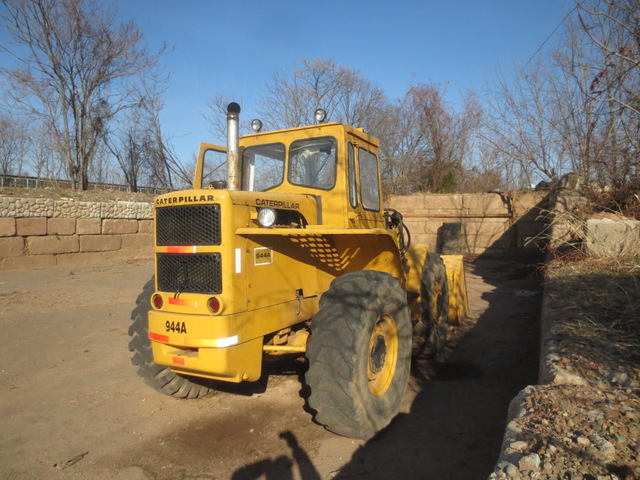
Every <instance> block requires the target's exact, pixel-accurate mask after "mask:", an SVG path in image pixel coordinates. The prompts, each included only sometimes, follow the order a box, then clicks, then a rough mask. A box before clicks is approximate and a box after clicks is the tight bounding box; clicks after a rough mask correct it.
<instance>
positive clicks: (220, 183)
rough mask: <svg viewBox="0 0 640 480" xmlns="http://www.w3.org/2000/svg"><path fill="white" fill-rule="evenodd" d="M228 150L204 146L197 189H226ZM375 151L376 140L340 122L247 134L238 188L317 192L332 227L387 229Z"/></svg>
mask: <svg viewBox="0 0 640 480" xmlns="http://www.w3.org/2000/svg"><path fill="white" fill-rule="evenodd" d="M252 123H256V121H254V122H252ZM225 152H226V149H225V148H224V147H217V146H215V145H209V144H202V145H201V149H200V158H199V162H198V163H199V165H198V168H197V169H196V177H195V179H194V188H207V187H208V188H218V189H220V188H223V189H224V188H227V186H226V183H225V180H224V179H225V176H228V169H229V167H228V159H227V157H226V153H225ZM377 153H378V140H377V139H375V138H373V137H370V136H369V135H367V134H365V133H364V132H363V131H362V129H356V128H352V127H349V126H347V125H343V124H341V123H321V124H318V125H312V126H307V127H299V128H292V129H285V130H276V131H271V132H258V133H253V134H249V135H245V136H243V137H240V138H239V139H238V153H237V155H238V159H239V162H238V163H239V165H238V170H239V176H240V180H239V186H240V187H239V189H240V190H244V191H250V192H272V193H286V194H306V195H313V196H314V197H316V198H317V200H318V202H319V204H320V207H321V209H322V215H321V219H322V222H321V223H322V225H325V226H328V227H333V228H384V225H385V223H384V216H383V206H382V196H381V180H380V176H379V173H378V172H379V170H380V169H379V165H378V156H377ZM198 172H201V173H198Z"/></svg>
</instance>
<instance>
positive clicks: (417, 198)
mask: <svg viewBox="0 0 640 480" xmlns="http://www.w3.org/2000/svg"><path fill="white" fill-rule="evenodd" d="M422 197H423V195H389V200H388V205H389V208H395V209H396V210H398V211H400V212H402V213H405V212H406V213H409V212H413V211H414V210H415V209H417V208H420V207H422V205H423V199H422Z"/></svg>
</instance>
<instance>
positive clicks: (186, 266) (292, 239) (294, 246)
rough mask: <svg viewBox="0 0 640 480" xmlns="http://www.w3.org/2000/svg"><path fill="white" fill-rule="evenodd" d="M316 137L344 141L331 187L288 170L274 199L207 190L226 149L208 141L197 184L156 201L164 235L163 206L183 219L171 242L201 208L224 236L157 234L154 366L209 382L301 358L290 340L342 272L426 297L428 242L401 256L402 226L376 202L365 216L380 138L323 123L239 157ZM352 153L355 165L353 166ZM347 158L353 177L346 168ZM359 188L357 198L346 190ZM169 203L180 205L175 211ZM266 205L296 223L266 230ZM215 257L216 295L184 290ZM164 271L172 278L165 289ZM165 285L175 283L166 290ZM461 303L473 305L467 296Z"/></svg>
mask: <svg viewBox="0 0 640 480" xmlns="http://www.w3.org/2000/svg"><path fill="white" fill-rule="evenodd" d="M319 137H332V138H334V139H335V145H336V156H337V162H336V165H335V185H334V186H333V187H331V188H327V189H321V188H319V187H318V188H312V187H310V186H301V185H296V184H292V183H289V181H288V178H289V177H288V175H287V173H286V172H285V173H284V174H283V181H282V183H281V184H279V185H277V186H275V187H273V188H270V189H269V190H268V191H266V192H261V191H242V190H217V189H214V188H213V187H207V188H202V186H203V184H204V183H208V181H209V180H211V178H210V173H211V171H213V172H217V171H218V168H217V167H216V168H213V169H212V170H211V171H209V172H208V173H207V175H204V174H203V168H204V167H203V165H204V163H205V162H204V158H205V155H206V154H207V153H208V152H213V153H214V154H215V155H217V154H218V153H220V152H224V150H225V149H224V147H218V146H215V145H209V144H202V145H201V149H200V155H199V159H198V165H197V168H196V172H195V175H194V189H193V190H188V191H181V192H171V193H168V194H165V195H161V196H160V197H158V198H157V199H156V200H155V207H156V228H158V212H159V211H160V210H161V209H166V210H163V212H162V214H163V216H164V217H167V216H170V215H173V214H172V213H171V212H177V213H176V214H175V215H176V216H175V218H171V219H170V221H165V220H163V222H164V223H163V227H162V228H163V229H167V230H169V231H170V234H171V235H169V238H185V237H183V236H181V235H179V233H180V229H186V230H188V229H190V228H196V227H193V225H191V224H190V222H195V223H197V222H198V221H199V220H198V219H194V218H195V217H194V218H191V216H190V215H191V214H190V213H189V212H190V211H196V210H198V209H199V208H200V206H209V207H211V206H215V208H217V209H218V210H217V212H218V213H217V214H216V215H217V216H216V217H215V219H216V222H218V224H217V226H216V227H215V228H218V229H219V232H220V234H219V239H218V240H216V241H207V242H204V243H202V242H201V243H200V244H198V242H195V241H194V243H196V244H195V245H191V244H187V245H173V244H171V245H164V244H160V243H166V241H164V242H158V241H157V238H158V235H157V233H158V232H156V247H155V253H156V258H157V261H156V292H155V294H154V295H155V296H160V297H161V298H162V303H163V305H162V306H161V307H160V308H159V309H157V308H155V307H154V310H152V311H151V312H149V337H150V340H151V343H152V349H153V356H154V361H155V362H156V363H158V364H161V365H167V366H169V367H171V368H172V370H174V371H176V372H180V373H184V374H189V375H196V376H201V377H206V378H213V379H219V380H225V381H230V382H240V381H243V380H249V381H252V380H257V379H258V378H259V377H260V375H261V367H262V355H263V350H268V351H269V352H278V351H279V350H281V351H284V352H286V351H300V349H301V346H300V345H297V344H296V341H297V340H294V335H292V336H291V337H288V335H290V334H291V332H292V331H294V330H296V329H300V328H301V326H303V325H305V322H308V321H310V320H311V319H312V317H313V316H314V315H315V314H316V313H317V311H318V308H319V299H320V297H321V296H322V294H323V293H324V292H326V291H327V290H328V289H329V285H330V283H331V281H333V280H334V279H335V278H336V277H338V276H340V275H343V274H345V273H348V272H354V271H358V270H363V269H372V270H378V271H384V272H387V273H389V274H391V275H393V276H394V277H396V278H398V279H399V280H400V282H401V284H402V285H403V286H404V287H405V288H406V289H407V291H409V292H413V293H414V294H415V293H417V294H418V295H419V292H420V278H421V275H422V267H423V265H424V261H425V258H426V254H427V248H426V246H424V245H414V246H412V247H411V248H410V249H409V251H408V252H407V253H406V255H405V257H404V258H403V255H402V253H401V252H400V251H399V239H398V235H399V230H398V227H397V226H388V225H387V223H386V221H385V217H384V209H383V205H382V197H381V196H380V199H379V200H380V202H379V206H378V208H377V209H376V207H375V206H372V205H371V204H370V203H369V204H368V206H369V208H368V209H367V208H364V206H363V203H364V202H363V201H362V198H361V196H360V195H361V192H360V189H361V188H364V187H363V186H362V185H361V178H360V170H358V164H359V163H358V162H359V161H360V160H359V158H360V155H361V153H360V152H364V153H362V155H363V158H368V159H369V160H368V162H369V164H370V158H371V154H373V155H374V156H375V155H377V153H378V141H377V140H376V139H375V138H373V137H370V136H368V135H366V134H364V133H363V132H362V131H361V130H359V129H354V128H351V127H348V126H345V125H342V124H323V125H315V126H310V127H302V128H296V129H290V130H282V131H278V132H268V133H259V134H253V135H246V136H244V137H242V138H240V140H239V149H240V153H239V155H240V157H242V152H243V150H244V149H246V148H250V147H253V146H262V145H272V146H273V145H274V144H277V145H278V146H279V145H280V144H281V145H282V146H283V149H284V151H285V152H287V151H288V149H289V146H290V145H291V144H292V143H293V142H295V141H297V140H300V139H307V138H309V139H312V138H319ZM255 150H256V149H254V150H253V151H255ZM350 152H351V153H352V154H351V153H350ZM349 155H351V156H349ZM347 157H349V158H350V159H352V160H353V161H352V162H347V161H346V159H347ZM216 158H217V157H216ZM348 163H350V164H351V165H354V168H355V170H353V169H352V170H349V166H348ZM284 164H285V165H287V163H286V162H285V163H284ZM285 168H288V167H285ZM354 172H357V174H356V173H354ZM368 173H369V174H370V172H368ZM205 178H206V181H205ZM366 178H368V179H369V180H367V181H368V182H370V183H369V184H368V186H371V185H373V186H375V183H371V181H370V178H371V176H370V175H369V176H368V177H366ZM216 181H217V179H216ZM362 183H365V181H364V180H363V181H362ZM354 186H355V188H356V189H357V191H358V197H357V200H354V197H353V196H350V195H349V193H350V192H353V189H354ZM378 191H381V179H380V175H379V174H378ZM368 201H369V202H371V201H370V200H368ZM172 207H176V208H174V209H172V210H170V209H171V208H172ZM192 207H193V208H192ZM263 208H271V209H274V210H277V211H279V212H280V214H283V216H284V217H285V218H287V219H288V220H287V221H286V222H288V223H285V224H282V225H277V226H275V227H273V228H265V227H262V226H260V225H259V223H258V213H259V211H260V210H261V209H263ZM194 209H195V210H194ZM205 209H206V208H205ZM203 228H204V230H206V229H207V227H206V226H205V227H202V225H200V226H198V227H197V228H196V229H203ZM211 228H214V227H213V226H212V227H211ZM186 238H190V237H189V236H188V235H187V236H186ZM173 243H175V242H173ZM186 243H189V242H188V241H187V242H186ZM160 258H162V259H165V260H166V259H170V262H171V264H170V265H171V267H170V270H169V273H167V270H166V268H167V267H163V268H164V269H163V270H161V269H160V266H159V264H160ZM212 258H215V259H217V260H216V261H217V262H218V263H217V264H216V265H217V266H216V267H215V268H218V269H219V271H217V273H216V275H217V276H216V277H215V280H214V281H213V282H214V283H216V282H217V283H216V285H215V288H212V290H211V291H208V293H194V291H197V289H196V290H193V289H192V290H189V287H187V288H183V284H184V285H188V284H189V283H190V282H192V281H195V280H194V278H196V277H197V276H198V275H200V274H201V273H202V272H200V271H199V270H198V269H203V268H205V267H201V266H200V265H201V264H200V263H198V262H200V261H201V260H202V261H205V260H206V261H212V262H213V260H211V259H212ZM203 259H204V260H203ZM207 259H208V260H207ZM167 261H169V260H167ZM456 265H457V264H456ZM207 268H213V267H207ZM205 273H207V274H208V273H210V272H209V271H208V270H207V272H205ZM448 273H449V272H448ZM167 276H169V277H171V278H169V279H168V280H169V281H168V282H167V281H166V280H167ZM159 278H160V279H159ZM197 282H200V284H199V287H202V289H203V290H208V289H209V283H210V282H211V281H210V280H206V281H205V280H202V279H200V278H198V279H197ZM450 282H451V284H452V285H456V287H455V288H460V287H459V286H460V285H462V286H464V271H462V276H461V274H460V272H459V271H458V270H456V271H455V272H454V273H453V276H452V277H450ZM161 285H164V286H167V285H169V286H170V287H166V288H165V290H162V289H161V288H160V287H161ZM216 289H217V290H216ZM463 296H464V298H465V299H466V291H465V293H464V295H463ZM212 297H215V299H216V301H217V303H218V304H219V306H220V308H219V310H218V311H216V312H215V313H214V312H212V311H211V310H210V309H209V301H210V300H211V299H212ZM459 297H460V296H459V295H458V294H456V295H455V296H454V295H452V298H455V299H454V300H453V301H452V302H453V303H451V305H453V306H454V307H455V309H456V312H458V311H459V310H460V307H459V305H461V304H460V299H459ZM415 299H416V296H415V295H412V296H411V308H412V311H413V310H414V309H415V308H419V305H420V303H419V301H418V302H417V303H416V301H415ZM465 301H466V300H465ZM465 305H466V303H465ZM297 338H306V337H304V335H303V336H298V337H297ZM287 341H290V342H291V343H289V344H287V343H286V342H287ZM265 345H266V346H267V348H264V347H265ZM287 347H288V348H290V349H291V350H287Z"/></svg>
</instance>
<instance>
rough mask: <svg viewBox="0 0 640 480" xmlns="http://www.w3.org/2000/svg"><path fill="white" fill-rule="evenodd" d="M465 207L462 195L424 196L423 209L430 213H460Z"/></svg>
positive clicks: (433, 194)
mask: <svg viewBox="0 0 640 480" xmlns="http://www.w3.org/2000/svg"><path fill="white" fill-rule="evenodd" d="M462 207H463V195H461V194H448V195H444V194H435V193H432V194H429V195H423V196H422V208H424V209H427V210H428V211H429V212H447V213H458V212H460V211H461V210H462Z"/></svg>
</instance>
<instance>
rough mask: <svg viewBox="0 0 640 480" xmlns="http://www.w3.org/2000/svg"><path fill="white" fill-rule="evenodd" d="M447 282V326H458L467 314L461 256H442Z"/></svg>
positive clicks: (467, 305)
mask: <svg viewBox="0 0 640 480" xmlns="http://www.w3.org/2000/svg"><path fill="white" fill-rule="evenodd" d="M442 260H443V262H444V266H445V268H446V270H447V280H448V281H449V324H450V325H460V324H461V323H462V320H464V318H465V317H466V316H467V314H468V312H469V302H468V299H467V282H466V280H465V275H464V261H463V259H462V255H442Z"/></svg>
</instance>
